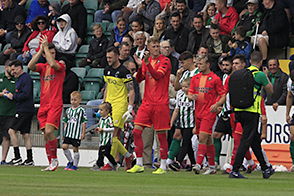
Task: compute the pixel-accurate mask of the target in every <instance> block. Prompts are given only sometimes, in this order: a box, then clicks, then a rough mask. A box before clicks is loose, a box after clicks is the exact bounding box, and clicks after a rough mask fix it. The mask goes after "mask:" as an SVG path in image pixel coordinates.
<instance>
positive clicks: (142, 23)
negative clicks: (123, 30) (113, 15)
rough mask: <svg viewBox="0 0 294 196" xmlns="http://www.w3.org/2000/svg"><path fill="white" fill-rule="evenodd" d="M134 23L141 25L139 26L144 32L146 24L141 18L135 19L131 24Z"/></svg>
mask: <svg viewBox="0 0 294 196" xmlns="http://www.w3.org/2000/svg"><path fill="white" fill-rule="evenodd" d="M133 22H137V23H139V25H140V26H141V27H142V31H144V22H143V21H142V20H141V19H140V18H135V19H134V20H132V22H131V23H133Z"/></svg>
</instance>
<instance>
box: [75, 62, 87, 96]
mask: <svg viewBox="0 0 294 196" xmlns="http://www.w3.org/2000/svg"><path fill="white" fill-rule="evenodd" d="M71 70H72V71H73V72H74V73H75V74H76V75H77V76H78V77H79V89H80V90H81V87H82V84H83V80H84V77H85V76H86V72H87V70H86V68H84V67H73V68H71Z"/></svg>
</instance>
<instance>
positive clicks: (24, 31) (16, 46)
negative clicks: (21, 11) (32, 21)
mask: <svg viewBox="0 0 294 196" xmlns="http://www.w3.org/2000/svg"><path fill="white" fill-rule="evenodd" d="M14 22H15V27H16V29H15V30H13V31H12V34H11V40H10V44H11V46H10V47H9V48H7V49H6V50H5V51H3V52H1V53H0V64H1V65H4V63H5V62H6V60H8V59H10V60H14V59H16V58H17V56H18V55H20V54H22V48H23V45H24V43H25V41H26V40H27V39H28V37H29V36H30V34H31V31H30V29H29V28H28V27H27V26H26V25H25V19H24V18H23V17H22V16H17V17H16V18H15V20H14Z"/></svg>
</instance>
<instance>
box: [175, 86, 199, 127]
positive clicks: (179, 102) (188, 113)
mask: <svg viewBox="0 0 294 196" xmlns="http://www.w3.org/2000/svg"><path fill="white" fill-rule="evenodd" d="M176 108H179V116H178V120H179V126H180V128H193V127H194V126H195V123H194V122H195V120H194V110H195V102H194V101H191V100H189V99H188V97H187V95H186V94H185V93H184V92H183V91H182V90H179V91H178V92H177V97H176Z"/></svg>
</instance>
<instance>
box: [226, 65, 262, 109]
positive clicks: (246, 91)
mask: <svg viewBox="0 0 294 196" xmlns="http://www.w3.org/2000/svg"><path fill="white" fill-rule="evenodd" d="M256 71H258V70H257V69H254V70H249V69H241V70H237V71H235V72H233V73H232V75H231V76H230V78H229V97H230V104H231V106H232V107H233V108H239V109H245V108H248V107H250V106H252V105H253V104H254V101H255V98H256V97H257V95H258V94H259V92H260V89H261V88H260V89H259V90H258V92H257V94H256V95H255V96H254V85H255V84H258V83H257V82H256V81H255V80H254V76H253V72H256ZM258 85H259V84H258Z"/></svg>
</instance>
